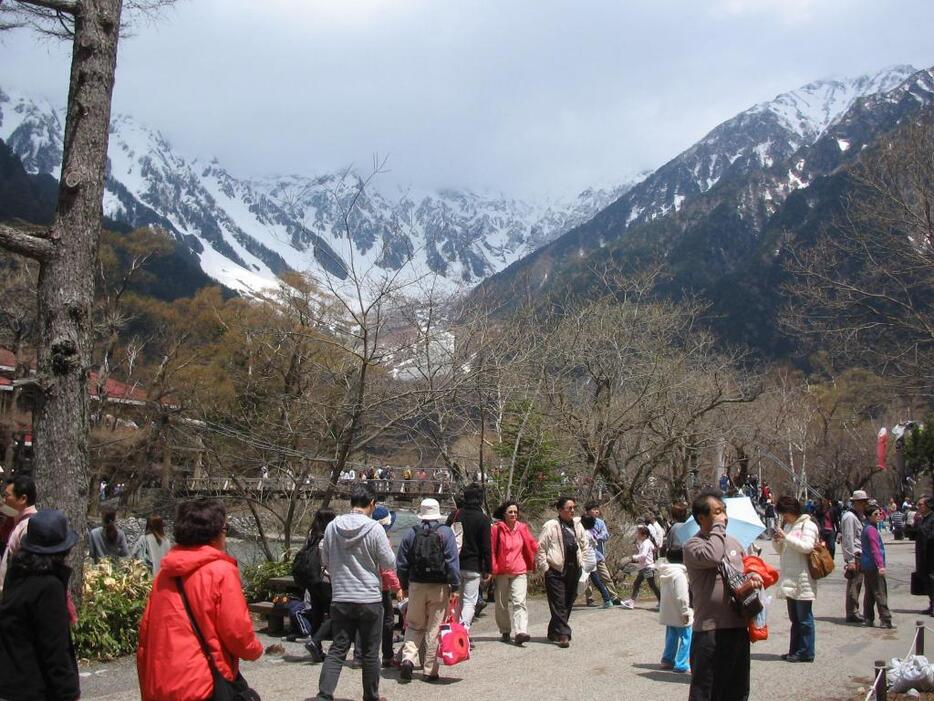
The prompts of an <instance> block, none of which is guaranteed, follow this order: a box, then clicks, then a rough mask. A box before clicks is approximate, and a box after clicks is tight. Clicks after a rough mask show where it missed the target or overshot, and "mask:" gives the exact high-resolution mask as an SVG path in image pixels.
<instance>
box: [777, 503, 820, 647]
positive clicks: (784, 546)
mask: <svg viewBox="0 0 934 701" xmlns="http://www.w3.org/2000/svg"><path fill="white" fill-rule="evenodd" d="M776 511H778V513H779V515H780V517H781V519H782V524H783V527H782V529H781V530H778V529H776V531H775V535H774V536H773V539H774V544H775V551H776V552H777V553H778V554H779V556H780V557H781V570H782V574H781V581H780V585H779V596H781V597H783V598H785V599H786V600H787V603H788V618H789V619H790V620H791V640H790V641H789V645H788V654H787V655H782V659H783V660H785V661H786V662H813V661H814V644H815V631H814V613H813V611H812V610H811V607H812V606H813V604H814V599H815V598H816V597H817V581H816V580H815V579H814V578H813V577H812V576H811V572H810V570H809V569H808V555H809V554H810V553H811V551H812V550H814V544H815V543H816V542H817V541H818V539H819V537H820V534H819V532H818V530H817V524H816V523H814V521H813V519H812V518H811V517H810V516H808V515H807V514H802V513H801V511H802V509H801V502H800V501H798V500H797V499H795V498H794V497H791V496H784V497H780V498H779V500H778V503H777V504H776Z"/></svg>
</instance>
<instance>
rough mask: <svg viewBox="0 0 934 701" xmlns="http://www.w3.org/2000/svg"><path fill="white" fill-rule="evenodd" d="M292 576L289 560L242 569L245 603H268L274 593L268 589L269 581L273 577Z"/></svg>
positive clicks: (263, 563)
mask: <svg viewBox="0 0 934 701" xmlns="http://www.w3.org/2000/svg"><path fill="white" fill-rule="evenodd" d="M290 574H292V561H291V560H285V559H283V560H273V561H268V560H267V561H266V562H261V563H260V564H258V565H250V566H249V567H245V568H244V569H243V579H244V581H245V582H246V590H245V592H244V594H245V595H246V600H247V601H269V600H270V599H271V598H272V595H273V594H274V593H275V592H274V591H273V590H271V589H270V588H269V580H270V579H272V578H273V577H285V576H287V575H290Z"/></svg>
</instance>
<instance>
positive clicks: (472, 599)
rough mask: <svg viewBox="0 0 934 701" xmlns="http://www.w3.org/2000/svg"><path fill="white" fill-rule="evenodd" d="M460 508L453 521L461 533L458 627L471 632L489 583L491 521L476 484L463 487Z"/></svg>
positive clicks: (481, 491)
mask: <svg viewBox="0 0 934 701" xmlns="http://www.w3.org/2000/svg"><path fill="white" fill-rule="evenodd" d="M461 504H462V506H461V508H460V509H458V510H457V516H456V517H455V521H456V522H457V523H460V525H461V528H462V529H463V531H462V532H463V542H462V544H461V549H460V579H461V591H462V594H461V599H460V601H461V614H460V617H461V623H463V624H464V625H465V626H466V627H467V628H470V625H471V623H473V617H474V612H475V611H476V608H477V602H478V601H479V599H480V584H481V582H484V583H485V582H489V580H490V576H491V574H490V573H491V572H492V570H493V563H492V557H491V554H490V518H489V516H487V515H486V514H485V513H483V490H482V489H481V488H480V485H479V484H476V483H471V484H469V485H467V486H466V487H464V494H463V498H462V501H461Z"/></svg>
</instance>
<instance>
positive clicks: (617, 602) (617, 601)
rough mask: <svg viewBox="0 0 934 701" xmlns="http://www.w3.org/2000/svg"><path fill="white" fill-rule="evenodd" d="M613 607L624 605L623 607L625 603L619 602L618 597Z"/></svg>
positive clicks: (614, 600)
mask: <svg viewBox="0 0 934 701" xmlns="http://www.w3.org/2000/svg"><path fill="white" fill-rule="evenodd" d="M613 605H614V606H622V605H623V602H622V601H620V600H619V597H616V598H615V599H613Z"/></svg>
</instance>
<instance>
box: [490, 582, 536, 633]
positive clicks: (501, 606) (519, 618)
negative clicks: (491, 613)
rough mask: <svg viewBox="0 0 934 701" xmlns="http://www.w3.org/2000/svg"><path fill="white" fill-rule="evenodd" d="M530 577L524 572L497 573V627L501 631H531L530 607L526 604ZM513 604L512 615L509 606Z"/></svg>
mask: <svg viewBox="0 0 934 701" xmlns="http://www.w3.org/2000/svg"><path fill="white" fill-rule="evenodd" d="M527 592H528V577H527V576H526V575H524V574H517V575H511V574H498V575H496V589H495V592H494V594H495V596H496V627H497V628H499V632H500V633H517V634H518V633H525V634H528V632H529V609H528V607H527V606H526V603H525V602H526V594H527ZM510 606H512V615H511V616H510V613H509V607H510Z"/></svg>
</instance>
